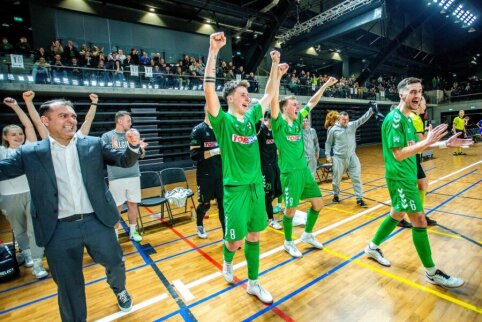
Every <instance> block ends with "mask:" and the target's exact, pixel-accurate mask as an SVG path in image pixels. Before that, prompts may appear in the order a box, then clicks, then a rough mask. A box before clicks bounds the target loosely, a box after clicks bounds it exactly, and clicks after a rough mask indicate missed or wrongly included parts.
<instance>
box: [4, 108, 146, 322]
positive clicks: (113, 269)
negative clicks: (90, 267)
mask: <svg viewBox="0 0 482 322" xmlns="http://www.w3.org/2000/svg"><path fill="white" fill-rule="evenodd" d="M39 114H40V118H41V120H42V122H43V124H44V125H45V126H46V127H47V129H48V131H49V137H48V138H46V139H44V140H42V141H40V142H37V143H33V144H28V145H23V146H22V147H20V148H19V151H18V152H17V153H16V154H14V155H13V156H12V157H11V158H7V159H4V160H2V161H0V180H6V179H11V178H15V177H18V176H20V175H24V174H25V175H26V176H27V180H28V184H29V187H30V194H31V196H32V204H31V215H32V221H33V227H34V232H35V239H36V241H37V245H38V246H40V247H45V254H46V256H47V262H48V264H49V268H50V271H51V273H52V277H53V279H54V281H55V283H56V284H57V288H58V302H59V308H60V315H61V318H62V320H63V321H85V320H86V319H87V309H86V303H85V286H84V284H85V283H84V276H83V274H82V260H83V257H84V247H86V248H87V250H88V253H89V254H90V256H91V257H92V259H93V260H94V261H95V262H96V263H99V264H101V265H103V266H104V267H105V268H106V274H107V282H108V283H109V285H110V287H111V288H112V290H113V291H114V293H115V294H116V296H117V302H118V305H119V308H120V309H121V310H123V311H129V310H130V309H131V308H132V299H131V297H130V295H129V293H127V290H126V289H125V280H126V275H125V266H124V262H123V260H122V250H121V248H120V246H119V243H118V242H117V239H116V236H115V232H114V225H115V224H116V223H117V222H118V221H119V213H118V212H117V208H116V205H115V202H114V199H113V198H112V195H111V194H110V192H109V190H107V186H106V184H105V182H104V168H105V165H106V164H109V165H116V166H119V167H131V166H133V165H134V164H135V163H136V162H137V159H138V158H139V153H138V151H139V146H140V136H139V133H138V132H137V131H135V130H130V131H128V133H127V134H126V137H127V141H128V142H129V148H128V149H126V150H125V152H124V153H121V152H117V151H114V150H111V149H109V148H107V147H106V146H105V144H103V143H102V140H101V139H100V138H94V137H90V136H83V135H82V134H80V133H77V134H76V131H77V114H76V113H75V111H74V108H73V105H72V103H71V102H69V101H66V100H63V99H56V100H52V101H48V102H45V103H44V104H43V105H42V106H41V107H40V110H39Z"/></svg>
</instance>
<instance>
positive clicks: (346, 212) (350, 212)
mask: <svg viewBox="0 0 482 322" xmlns="http://www.w3.org/2000/svg"><path fill="white" fill-rule="evenodd" d="M323 208H326V209H330V210H334V211H339V212H344V213H345V214H350V215H354V214H357V212H353V211H347V210H341V209H338V208H333V207H330V206H324V207H323Z"/></svg>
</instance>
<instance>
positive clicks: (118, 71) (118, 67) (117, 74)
mask: <svg viewBox="0 0 482 322" xmlns="http://www.w3.org/2000/svg"><path fill="white" fill-rule="evenodd" d="M112 81H113V82H114V83H115V82H120V83H121V84H122V83H123V82H124V81H125V78H124V67H122V63H121V61H120V60H116V61H115V62H114V77H113V80H112Z"/></svg>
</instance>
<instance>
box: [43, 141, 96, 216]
mask: <svg viewBox="0 0 482 322" xmlns="http://www.w3.org/2000/svg"><path fill="white" fill-rule="evenodd" d="M79 135H82V134H81V133H80V132H77V133H75V135H74V137H73V138H72V140H70V142H69V144H68V145H67V146H64V145H62V144H60V143H59V142H57V141H55V139H53V138H52V137H51V136H49V140H50V150H51V153H52V161H53V164H54V170H55V179H56V180H57V190H58V198H59V212H58V218H59V219H60V218H65V217H70V216H72V215H75V214H86V213H91V212H93V211H94V208H93V207H92V204H91V203H90V200H89V196H88V195H87V190H86V188H85V185H84V181H83V180H82V172H81V170H80V162H79V154H78V152H77V146H76V143H77V139H78V136H79Z"/></svg>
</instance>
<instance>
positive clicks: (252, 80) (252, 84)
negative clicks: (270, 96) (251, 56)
mask: <svg viewBox="0 0 482 322" xmlns="http://www.w3.org/2000/svg"><path fill="white" fill-rule="evenodd" d="M246 80H247V81H248V82H249V88H248V91H249V92H250V93H258V92H259V85H258V81H257V80H256V76H254V73H253V72H250V73H249V75H248V77H246Z"/></svg>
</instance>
